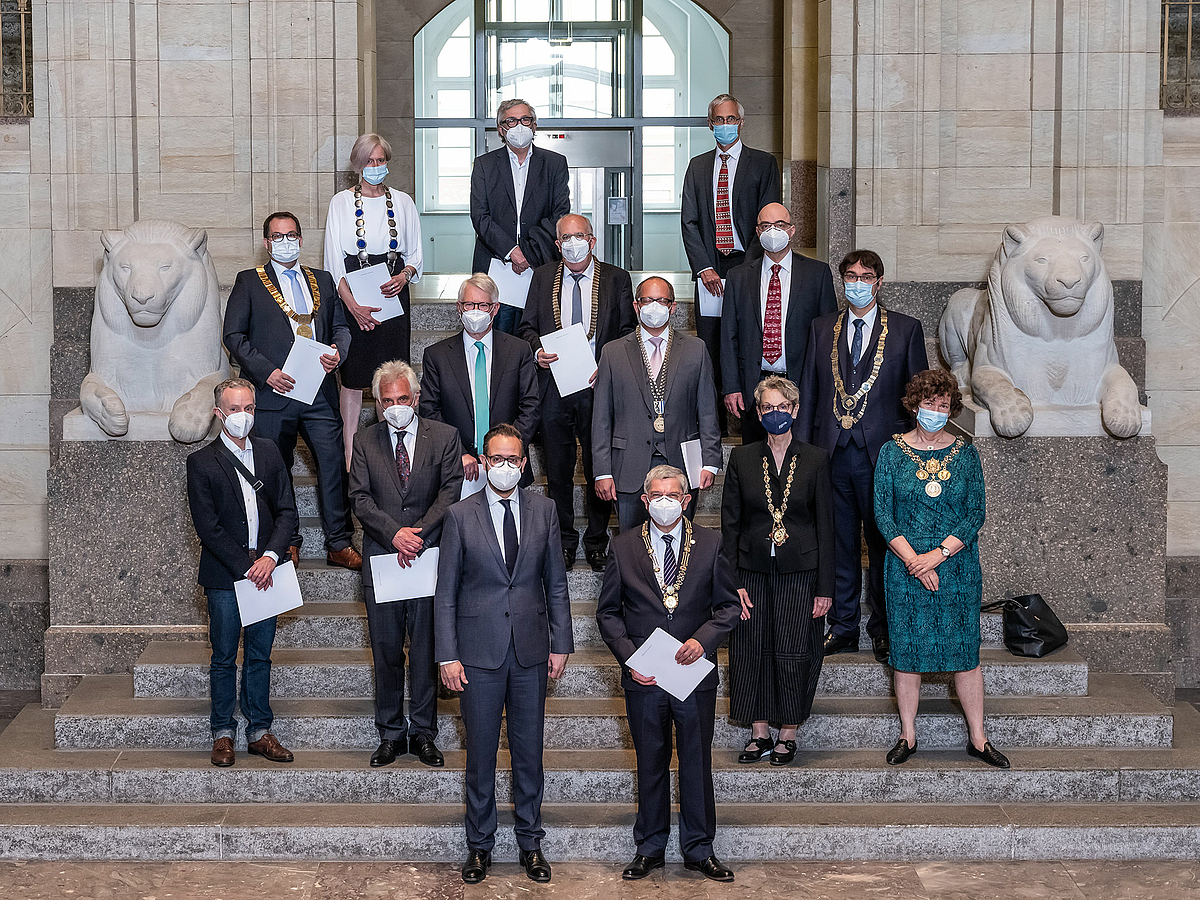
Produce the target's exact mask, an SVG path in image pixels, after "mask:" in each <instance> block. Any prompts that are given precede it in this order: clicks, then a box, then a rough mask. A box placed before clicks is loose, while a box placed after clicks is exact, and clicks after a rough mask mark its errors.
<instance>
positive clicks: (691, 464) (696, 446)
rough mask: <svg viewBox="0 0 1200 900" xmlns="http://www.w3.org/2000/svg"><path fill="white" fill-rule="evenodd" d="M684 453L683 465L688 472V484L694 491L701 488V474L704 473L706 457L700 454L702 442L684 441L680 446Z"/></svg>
mask: <svg viewBox="0 0 1200 900" xmlns="http://www.w3.org/2000/svg"><path fill="white" fill-rule="evenodd" d="M679 449H680V450H681V451H682V452H683V465H684V468H685V469H686V470H687V477H688V484H690V485H691V486H692V488H693V489H695V488H698V487H700V473H701V472H702V471H704V456H703V455H702V454H701V453H700V441H699V440H695V441H684V442H683V443H682V444H680V445H679Z"/></svg>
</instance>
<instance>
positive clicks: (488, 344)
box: [462, 328, 496, 359]
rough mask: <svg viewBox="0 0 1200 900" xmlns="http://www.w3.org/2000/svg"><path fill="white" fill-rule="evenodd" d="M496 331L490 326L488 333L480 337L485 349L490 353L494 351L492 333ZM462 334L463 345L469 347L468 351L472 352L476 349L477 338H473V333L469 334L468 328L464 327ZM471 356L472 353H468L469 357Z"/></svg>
mask: <svg viewBox="0 0 1200 900" xmlns="http://www.w3.org/2000/svg"><path fill="white" fill-rule="evenodd" d="M495 333H496V329H495V328H489V329H488V333H487V334H485V335H484V336H483V337H481V338H478V340H480V341H483V349H484V351H485V352H486V353H488V354H489V355H490V354H491V352H492V335H493V334H495ZM462 336H463V346H464V347H466V348H467V353H468V354H470V353H471V352H472V351H473V350H474V349H475V341H476V340H477V339H476V338H473V337H471V335H469V334H467V329H465V328H464V329H463V333H462ZM470 358H471V357H470V355H468V356H467V359H470Z"/></svg>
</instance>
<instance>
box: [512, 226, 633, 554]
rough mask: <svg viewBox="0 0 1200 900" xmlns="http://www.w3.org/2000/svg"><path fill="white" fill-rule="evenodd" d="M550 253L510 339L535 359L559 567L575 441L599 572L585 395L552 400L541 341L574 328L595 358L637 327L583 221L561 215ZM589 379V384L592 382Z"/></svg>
mask: <svg viewBox="0 0 1200 900" xmlns="http://www.w3.org/2000/svg"><path fill="white" fill-rule="evenodd" d="M555 246H556V247H557V248H558V250H559V252H560V253H561V254H562V257H563V261H562V262H553V263H547V264H546V265H544V266H539V267H538V268H537V269H535V270H534V273H533V279H532V281H531V282H530V284H529V297H528V299H527V300H526V302H525V313H524V315H523V317H522V319H521V327H520V330H519V331H518V334H519V335H520V336H521V337H523V338H524V339H525V340H527V341H529V343H530V344H531V345H532V347H533V349H534V352H535V353H536V359H537V365H538V383H539V387H540V388H541V398H542V408H541V412H542V420H541V434H542V446H543V448H544V451H545V459H546V480H547V481H548V482H549V487H550V499H551V500H553V501H554V503H555V505H556V506H557V508H558V523H559V528H560V529H561V530H562V548H563V559H564V561H565V562H566V565H567V568H568V569H569V568H571V566H573V565H574V564H575V556H576V553H577V551H578V549H579V532H578V531H576V530H575V509H574V503H573V500H574V491H575V462H576V454H575V442H576V440H578V441H579V446H580V448H581V452H582V455H583V474H584V478H585V479H586V487H585V489H584V507H585V509H586V512H587V527H586V529H585V530H584V533H583V550H584V554H585V555H586V557H587V561H588V565H590V566H591V567H592V570H593V571H595V572H603V571H604V563H605V559H606V557H607V555H608V520H609V518H610V517H611V516H612V503H611V501H608V500H604V499H602V498H601V497H599V496H598V495H597V494H596V486H595V483H594V481H593V477H592V393H593V390H592V388H590V387H589V388H586V389H585V390H582V391H577V392H575V393H574V394H568V395H567V396H566V397H563V396H562V395H561V394H560V393H559V390H558V385H557V384H556V383H555V381H554V376H553V374H552V373H551V372H550V364H551V363H552V362H554V361H555V360H556V359H558V357H557V356H555V355H554V354H553V353H547V352H546V351H545V350H543V349H542V337H543V336H545V335H547V334H550V333H552V332H555V331H558V330H559V329H560V328H567V327H568V326H570V325H572V324H574V323H576V322H581V323H582V324H583V330H584V332H585V333H586V334H587V336H588V341H589V343H590V344H591V345H592V353H593V355H595V357H596V358H597V359H599V358H600V351H601V350H603V349H604V345H605V344H607V343H608V342H609V341H613V340H616V339H617V338H619V337H621V336H622V335H626V334H629V333H630V332H631V331H633V329H634V327H635V325H636V324H637V320H636V318H635V315H634V311H633V282H632V281H631V280H630V278H629V273H628V272H626V271H625V270H624V269H621V268H618V267H617V266H611V265H608V264H606V263H602V262H600V261H599V260H598V259H596V258H595V256H594V254H593V251H594V250H595V248H596V236H595V235H594V234H593V233H592V223H591V222H589V221H588V220H587V218H586V217H585V216H577V215H566V216H563V217H562V218H561V219H559V220H558V224H557V228H556V240H555ZM592 379H593V381H594V380H595V375H593V376H592Z"/></svg>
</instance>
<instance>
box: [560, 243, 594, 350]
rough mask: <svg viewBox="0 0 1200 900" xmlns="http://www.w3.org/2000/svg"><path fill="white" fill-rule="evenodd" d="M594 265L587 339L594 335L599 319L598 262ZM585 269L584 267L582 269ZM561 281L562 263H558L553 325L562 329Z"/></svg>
mask: <svg viewBox="0 0 1200 900" xmlns="http://www.w3.org/2000/svg"><path fill="white" fill-rule="evenodd" d="M593 265H594V266H595V268H594V269H592V326H591V328H589V329H588V340H589V341H590V340H591V339H592V338H594V337H595V336H596V322H597V321H598V319H599V310H600V263H598V262H593ZM584 271H586V269H585V270H584ZM562 283H563V264H562V263H559V264H558V271H557V272H556V273H555V275H554V295H553V298H552V299H553V306H554V327H555V328H557V329H559V330H560V331H561V330H562V327H563V325H562V300H561V299H560V298H561V297H562Z"/></svg>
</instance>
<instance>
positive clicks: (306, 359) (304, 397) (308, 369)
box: [275, 334, 333, 406]
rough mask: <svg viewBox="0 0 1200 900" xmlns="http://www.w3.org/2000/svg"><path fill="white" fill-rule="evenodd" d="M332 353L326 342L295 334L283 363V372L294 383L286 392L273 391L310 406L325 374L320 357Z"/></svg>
mask: <svg viewBox="0 0 1200 900" xmlns="http://www.w3.org/2000/svg"><path fill="white" fill-rule="evenodd" d="M332 353H333V348H332V347H330V346H329V345H328V344H322V343H321V342H320V341H314V340H313V339H312V338H306V337H303V336H301V335H299V334H298V335H296V340H295V342H294V343H293V344H292V349H291V350H290V351H289V352H288V357H287V362H285V363H284V364H283V374H284V375H288V376H290V377H291V378H292V380H293V381H295V382H296V384H295V386H294V387H293V388H292V389H291V390H290V391H288V392H287V393H286V394H283V393H280V392H279V391H275V393H277V394H279V395H280V396H281V397H287V398H288V399H289V400H299V401H300V402H301V403H303V404H305V405H306V406H311V405H312V402H313V400H315V399H316V396H317V391H319V390H320V389H321V383H322V382H323V381H324V380H325V375H326V374H327V373H326V371H325V367H324V366H323V365H321V357H322V356H325V355H327V354H332Z"/></svg>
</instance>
